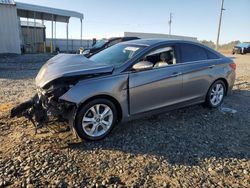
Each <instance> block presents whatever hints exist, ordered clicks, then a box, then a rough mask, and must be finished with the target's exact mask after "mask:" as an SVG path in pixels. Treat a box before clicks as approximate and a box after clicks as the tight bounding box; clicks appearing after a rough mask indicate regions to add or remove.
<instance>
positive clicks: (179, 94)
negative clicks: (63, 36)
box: [13, 39, 236, 140]
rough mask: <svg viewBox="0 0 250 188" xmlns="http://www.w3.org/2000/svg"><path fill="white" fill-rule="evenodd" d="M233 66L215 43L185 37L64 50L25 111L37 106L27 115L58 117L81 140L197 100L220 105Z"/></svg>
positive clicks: (45, 73)
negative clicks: (93, 50)
mask: <svg viewBox="0 0 250 188" xmlns="http://www.w3.org/2000/svg"><path fill="white" fill-rule="evenodd" d="M235 68H236V65H235V63H234V62H233V61H232V60H231V59H229V58H227V57H225V56H223V55H222V54H220V53H218V52H216V51H214V50H213V49H210V48H208V47H206V46H204V45H202V44H200V43H195V42H189V41H182V40H164V39H148V40H134V41H129V42H125V43H120V44H117V45H114V46H112V47H110V48H107V49H105V50H103V51H101V52H99V53H97V54H95V55H93V56H92V57H90V58H89V59H87V58H85V57H84V56H81V55H69V54H59V55H58V56H55V57H54V58H52V59H50V60H49V61H48V62H47V63H46V64H45V65H44V66H43V67H42V68H41V70H40V72H39V73H38V75H37V77H36V85H37V87H38V94H37V95H36V96H35V97H34V98H33V99H32V102H30V103H28V104H29V105H27V103H26V106H25V107H26V108H25V109H24V110H26V112H27V110H28V111H31V110H30V109H31V108H33V109H35V110H33V111H32V112H33V113H32V114H30V117H34V118H35V119H36V120H37V121H38V123H40V124H41V123H43V124H44V123H45V122H46V121H47V120H48V119H49V118H48V116H51V115H52V116H57V117H60V118H61V119H62V118H63V119H65V120H66V121H68V122H69V123H70V124H71V126H72V127H73V128H74V129H75V130H76V132H77V134H78V135H79V136H80V137H81V138H83V139H88V140H99V139H102V138H104V137H105V136H106V135H108V134H109V133H110V131H111V130H112V128H113V127H114V126H115V125H116V124H117V123H119V122H121V121H127V120H130V119H133V118H138V117H141V116H145V115H148V114H154V113H161V112H164V111H168V110H173V109H177V108H182V107H186V106H189V105H194V104H199V103H205V104H206V105H207V106H208V107H210V108H216V107H218V106H220V105H221V103H222V102H223V98H224V96H226V95H227V94H228V93H230V91H231V89H232V87H233V84H234V80H235ZM17 109H18V108H17ZM17 109H13V116H14V115H16V114H17V112H20V108H19V111H18V110H17ZM37 116H38V117H39V118H37ZM41 116H42V118H41Z"/></svg>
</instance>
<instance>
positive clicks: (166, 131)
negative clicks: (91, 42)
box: [0, 55, 250, 188]
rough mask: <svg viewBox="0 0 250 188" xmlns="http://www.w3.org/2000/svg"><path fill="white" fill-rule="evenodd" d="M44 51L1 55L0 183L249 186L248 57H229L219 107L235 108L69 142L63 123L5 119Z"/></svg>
mask: <svg viewBox="0 0 250 188" xmlns="http://www.w3.org/2000/svg"><path fill="white" fill-rule="evenodd" d="M50 57H51V56H50V55H24V56H17V57H5V58H4V57H2V58H0V144H1V145H0V187H6V186H9V187H29V188H31V187H250V55H234V56H232V58H233V59H234V61H235V62H236V64H237V71H236V72H237V79H236V82H235V86H234V88H233V92H232V94H231V95H230V96H228V97H226V98H225V101H224V103H223V105H222V107H224V108H225V107H226V108H231V109H234V110H236V111H237V112H236V113H230V112H224V111H222V110H221V109H214V110H210V109H207V108H204V107H203V106H202V105H196V106H192V107H188V108H184V109H180V110H175V111H172V112H169V113H165V114H161V115H158V116H152V117H148V118H143V119H140V120H135V121H131V122H128V123H124V124H120V125H118V126H117V127H115V129H114V130H113V132H112V133H111V135H110V136H108V137H107V138H106V139H104V140H102V141H98V142H86V141H83V142H79V143H72V144H68V143H69V141H70V140H69V139H70V138H71V134H70V132H68V131H66V130H67V127H66V125H64V124H62V123H56V122H54V123H51V124H50V125H49V127H48V128H44V129H42V130H40V131H39V133H38V134H36V135H35V133H34V128H33V126H32V124H31V123H30V122H28V121H27V120H25V119H24V118H20V119H17V118H14V119H10V118H9V117H8V113H9V110H10V108H11V107H13V106H14V105H16V104H18V103H20V102H23V101H25V100H27V99H29V98H30V97H31V96H33V94H34V92H35V86H34V77H35V75H36V74H37V72H38V70H39V68H40V67H41V66H42V64H43V63H44V62H45V61H46V60H47V59H49V58H50Z"/></svg>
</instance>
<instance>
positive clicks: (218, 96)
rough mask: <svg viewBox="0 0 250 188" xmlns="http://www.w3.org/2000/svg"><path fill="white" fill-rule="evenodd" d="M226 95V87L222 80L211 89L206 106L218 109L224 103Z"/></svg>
mask: <svg viewBox="0 0 250 188" xmlns="http://www.w3.org/2000/svg"><path fill="white" fill-rule="evenodd" d="M225 93H226V87H225V84H224V82H223V81H222V80H218V81H216V82H214V83H213V85H212V86H211V87H210V88H209V90H208V92H207V96H206V104H207V106H208V107H211V108H217V107H218V106H220V105H221V104H222V102H223V99H224V96H225Z"/></svg>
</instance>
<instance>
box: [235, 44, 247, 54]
mask: <svg viewBox="0 0 250 188" xmlns="http://www.w3.org/2000/svg"><path fill="white" fill-rule="evenodd" d="M246 53H250V42H243V43H239V44H237V45H236V46H234V48H233V51H232V54H246Z"/></svg>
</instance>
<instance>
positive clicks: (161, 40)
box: [123, 38, 224, 57]
mask: <svg viewBox="0 0 250 188" xmlns="http://www.w3.org/2000/svg"><path fill="white" fill-rule="evenodd" d="M169 42H174V43H187V44H193V45H196V46H200V47H203V48H205V49H207V50H209V51H210V52H213V53H215V54H217V55H218V56H220V57H224V55H222V54H221V53H219V52H217V51H216V50H214V49H212V48H209V47H208V46H206V45H204V44H202V43H200V42H199V41H197V42H196V41H189V40H180V39H164V38H154V39H138V40H131V41H127V42H123V44H131V45H138V46H146V47H148V46H155V45H160V44H167V43H169Z"/></svg>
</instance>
